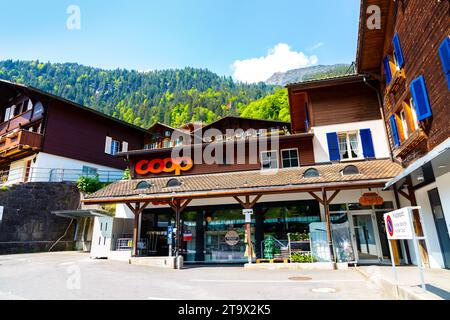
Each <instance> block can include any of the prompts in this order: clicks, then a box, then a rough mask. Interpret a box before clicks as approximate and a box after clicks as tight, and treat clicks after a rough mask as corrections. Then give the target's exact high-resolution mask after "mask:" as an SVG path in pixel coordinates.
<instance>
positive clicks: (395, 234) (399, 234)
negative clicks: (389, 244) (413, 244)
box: [384, 208, 413, 240]
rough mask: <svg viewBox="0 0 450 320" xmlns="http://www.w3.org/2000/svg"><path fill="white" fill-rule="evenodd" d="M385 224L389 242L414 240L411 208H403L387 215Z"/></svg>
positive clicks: (385, 215)
mask: <svg viewBox="0 0 450 320" xmlns="http://www.w3.org/2000/svg"><path fill="white" fill-rule="evenodd" d="M384 223H385V226H386V234H387V237H388V239H389V240H410V239H413V225H412V221H411V214H410V212H409V208H402V209H398V210H395V211H392V212H388V213H385V214H384Z"/></svg>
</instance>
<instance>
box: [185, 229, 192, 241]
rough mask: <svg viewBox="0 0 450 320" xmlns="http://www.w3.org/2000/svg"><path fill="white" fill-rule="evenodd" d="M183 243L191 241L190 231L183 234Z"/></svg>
mask: <svg viewBox="0 0 450 320" xmlns="http://www.w3.org/2000/svg"><path fill="white" fill-rule="evenodd" d="M183 241H192V231H191V230H186V231H184V232H183Z"/></svg>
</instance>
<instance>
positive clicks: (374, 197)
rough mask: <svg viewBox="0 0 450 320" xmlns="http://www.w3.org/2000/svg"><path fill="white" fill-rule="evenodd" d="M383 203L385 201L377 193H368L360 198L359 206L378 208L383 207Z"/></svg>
mask: <svg viewBox="0 0 450 320" xmlns="http://www.w3.org/2000/svg"><path fill="white" fill-rule="evenodd" d="M383 203H384V199H383V198H382V197H380V196H379V195H378V193H376V192H366V193H364V194H363V195H362V196H361V198H359V204H360V205H362V206H371V205H374V206H377V205H382V204H383Z"/></svg>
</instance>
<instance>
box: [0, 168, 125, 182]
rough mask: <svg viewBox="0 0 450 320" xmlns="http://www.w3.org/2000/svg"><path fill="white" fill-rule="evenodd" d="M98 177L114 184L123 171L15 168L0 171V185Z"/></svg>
mask: <svg viewBox="0 0 450 320" xmlns="http://www.w3.org/2000/svg"><path fill="white" fill-rule="evenodd" d="M82 176H83V177H91V178H94V177H96V176H98V178H99V180H100V181H101V182H114V181H118V180H121V179H122V177H123V171H120V170H97V171H96V172H95V173H94V172H91V173H88V172H86V171H84V170H82V169H61V168H36V167H31V168H25V167H24V168H17V169H11V170H4V171H0V184H1V185H8V184H14V183H20V182H75V181H77V180H78V178H79V177H82Z"/></svg>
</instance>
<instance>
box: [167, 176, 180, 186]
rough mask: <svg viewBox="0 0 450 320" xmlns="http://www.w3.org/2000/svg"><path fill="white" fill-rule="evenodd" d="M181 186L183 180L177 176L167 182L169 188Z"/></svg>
mask: <svg viewBox="0 0 450 320" xmlns="http://www.w3.org/2000/svg"><path fill="white" fill-rule="evenodd" d="M179 186H181V181H180V180H178V179H176V178H172V179H169V181H167V184H166V187H167V188H174V187H179Z"/></svg>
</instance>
